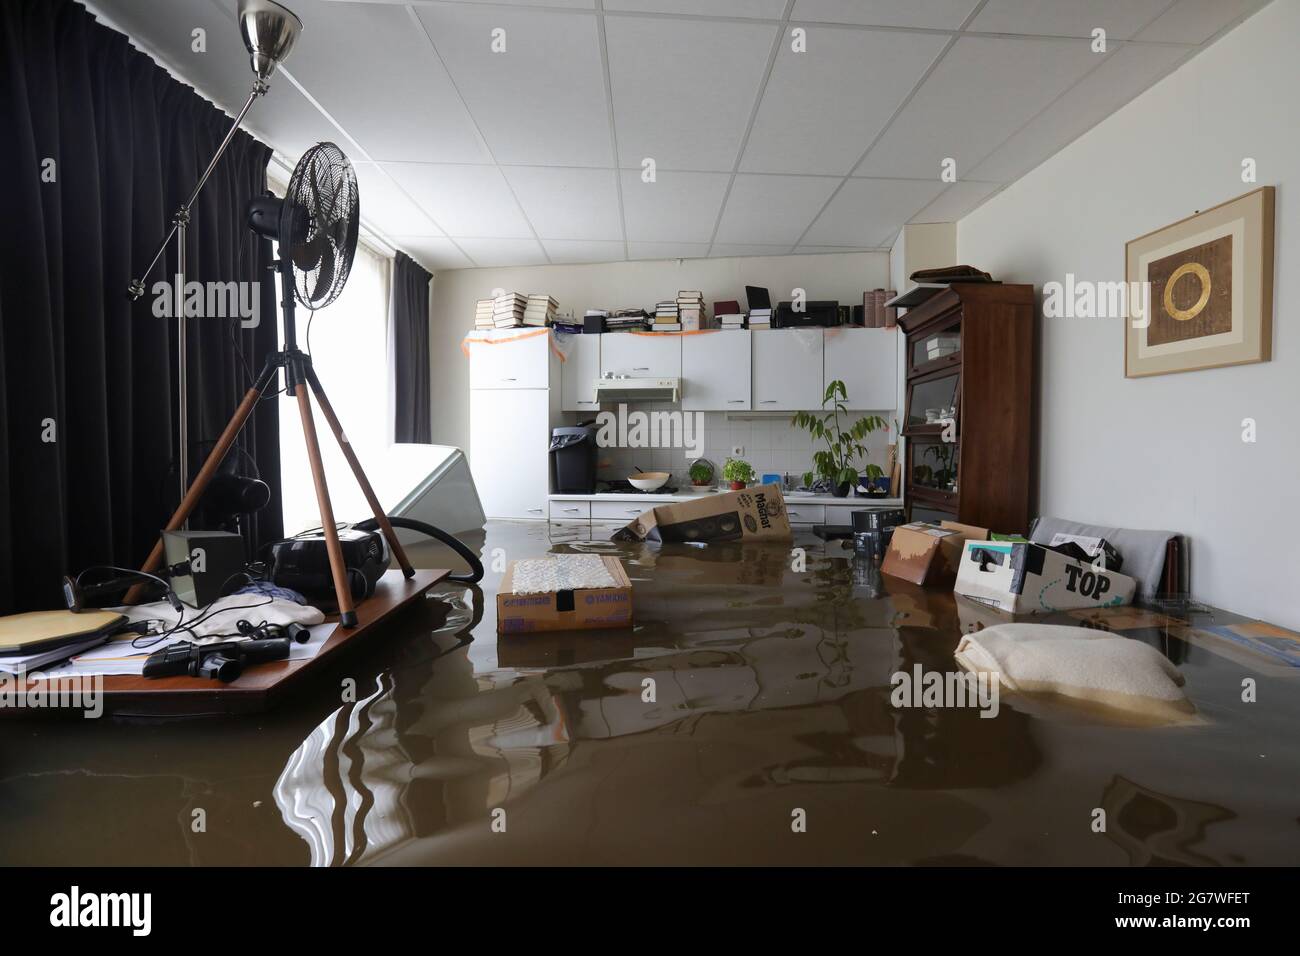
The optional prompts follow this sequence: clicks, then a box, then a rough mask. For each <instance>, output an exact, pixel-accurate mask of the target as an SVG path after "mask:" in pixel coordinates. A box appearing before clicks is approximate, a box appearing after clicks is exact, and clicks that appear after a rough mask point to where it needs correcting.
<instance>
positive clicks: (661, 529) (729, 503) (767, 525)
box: [613, 485, 792, 543]
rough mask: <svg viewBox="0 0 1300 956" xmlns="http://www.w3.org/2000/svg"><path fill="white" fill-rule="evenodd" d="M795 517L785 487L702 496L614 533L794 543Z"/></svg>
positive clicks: (632, 537)
mask: <svg viewBox="0 0 1300 956" xmlns="http://www.w3.org/2000/svg"><path fill="white" fill-rule="evenodd" d="M791 537H792V535H791V533H790V517H789V515H788V514H786V510H785V497H784V496H783V495H782V494H781V486H780V485H755V486H754V487H753V488H746V489H745V490H744V491H729V492H726V493H725V494H721V495H701V496H700V497H698V498H693V499H691V500H688V501H683V502H682V503H681V504H677V503H676V502H673V503H672V504H667V505H660V506H659V507H657V508H651V509H650V510H649V511H647V512H645V513H644V514H642V515H641V516H639V517H638V518H637V519H636V520H634V521H633V522H631V523H630V524H628V525H627V527H625V528H620V529H619V530H618V531H617V532H615V533H614V536H613V539H614V540H615V541H661V542H665V543H672V542H680V541H685V542H692V541H754V540H760V539H769V540H778V541H789V540H790V538H791Z"/></svg>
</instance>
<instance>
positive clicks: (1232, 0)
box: [1137, 0, 1268, 44]
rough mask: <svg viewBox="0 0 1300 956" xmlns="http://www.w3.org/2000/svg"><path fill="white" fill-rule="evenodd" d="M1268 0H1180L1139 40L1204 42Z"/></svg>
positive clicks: (1139, 37)
mask: <svg viewBox="0 0 1300 956" xmlns="http://www.w3.org/2000/svg"><path fill="white" fill-rule="evenodd" d="M1266 3H1268V0H1179V2H1178V3H1176V4H1174V5H1173V6H1172V7H1171V8H1170V9H1169V10H1168V11H1166V12H1165V13H1164V14H1162V15H1161V16H1160V18H1159V19H1157V20H1156V21H1155V22H1154V23H1152V24H1151V26H1149V27H1147V28H1146V29H1145V30H1143V31H1142V32H1141V33H1139V34H1138V35H1137V39H1139V40H1150V41H1153V42H1164V43H1195V44H1200V43H1204V42H1205V41H1206V40H1208V39H1209V38H1210V37H1212V36H1214V35H1215V34H1216V33H1218V32H1219V31H1220V30H1222V29H1223V28H1224V27H1226V26H1228V25H1229V24H1230V23H1233V22H1234V21H1236V20H1240V19H1243V18H1244V17H1246V16H1247V15H1249V14H1252V13H1254V12H1255V11H1256V10H1259V9H1260V8H1261V7H1263V6H1264V5H1265V4H1266Z"/></svg>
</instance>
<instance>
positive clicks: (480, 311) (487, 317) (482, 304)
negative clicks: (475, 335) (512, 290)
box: [474, 299, 496, 330]
mask: <svg viewBox="0 0 1300 956" xmlns="http://www.w3.org/2000/svg"><path fill="white" fill-rule="evenodd" d="M492 311H493V310H492V300H491V299H479V300H478V301H477V302H475V303H474V328H476V329H479V330H482V329H494V328H496V326H495V325H494V324H493V322H492Z"/></svg>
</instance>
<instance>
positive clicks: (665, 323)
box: [651, 299, 682, 332]
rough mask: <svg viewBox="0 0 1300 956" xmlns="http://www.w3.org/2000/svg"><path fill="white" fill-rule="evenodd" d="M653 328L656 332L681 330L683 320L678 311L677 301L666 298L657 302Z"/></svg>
mask: <svg viewBox="0 0 1300 956" xmlns="http://www.w3.org/2000/svg"><path fill="white" fill-rule="evenodd" d="M651 330H652V331H655V332H680V331H681V330H682V320H681V317H680V316H679V315H678V313H677V302H676V300H674V299H665V300H664V301H663V302H658V303H656V304H655V320H654V325H652V326H651Z"/></svg>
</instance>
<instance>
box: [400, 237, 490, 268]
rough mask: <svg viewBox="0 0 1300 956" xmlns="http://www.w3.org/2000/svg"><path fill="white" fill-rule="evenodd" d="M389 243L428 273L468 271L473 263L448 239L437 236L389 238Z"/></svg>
mask: <svg viewBox="0 0 1300 956" xmlns="http://www.w3.org/2000/svg"><path fill="white" fill-rule="evenodd" d="M388 238H389V241H391V242H392V243H393V245H395V246H397V248H398V249H401V250H402V251H403V252H405V253H406V254H407V255H408V256H410V257H411V258H412V259H414V260H415V261H416V262H418V263H419V264H420V265H422V266H424V267H425V268H426V269H429V270H430V271H433V272H437V271H438V270H439V269H469V268H472V267H473V265H474V263H472V262H470V261H469V259H467V258H465V254H464V253H463V252H461V251H460V250H459V249H457V248H456V244H455V243H454V242H452V241H451V240H450V239H440V238H438V237H437V236H389V237H388Z"/></svg>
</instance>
